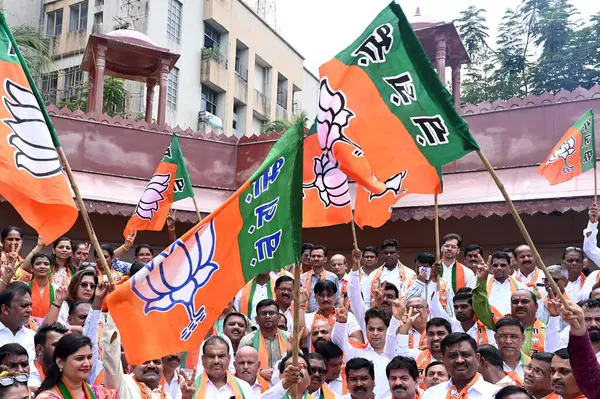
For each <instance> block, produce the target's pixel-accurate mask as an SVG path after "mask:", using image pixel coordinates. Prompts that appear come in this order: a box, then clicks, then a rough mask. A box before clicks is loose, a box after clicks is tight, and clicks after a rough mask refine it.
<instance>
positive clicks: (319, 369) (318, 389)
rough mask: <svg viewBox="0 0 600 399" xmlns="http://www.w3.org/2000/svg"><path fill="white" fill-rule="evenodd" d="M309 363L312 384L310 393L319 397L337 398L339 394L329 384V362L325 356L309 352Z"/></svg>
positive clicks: (314, 396)
mask: <svg viewBox="0 0 600 399" xmlns="http://www.w3.org/2000/svg"><path fill="white" fill-rule="evenodd" d="M307 358H308V363H309V364H310V385H309V386H308V393H309V394H311V395H312V396H313V398H317V399H337V398H338V396H337V394H336V393H335V392H333V391H332V390H331V389H329V387H328V386H327V384H325V376H326V375H327V364H326V363H325V359H324V358H323V356H321V355H319V354H318V353H309V354H308V356H307Z"/></svg>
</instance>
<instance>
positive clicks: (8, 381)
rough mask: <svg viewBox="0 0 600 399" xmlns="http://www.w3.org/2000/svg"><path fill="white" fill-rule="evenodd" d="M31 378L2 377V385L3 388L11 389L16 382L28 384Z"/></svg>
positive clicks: (19, 376)
mask: <svg viewBox="0 0 600 399" xmlns="http://www.w3.org/2000/svg"><path fill="white" fill-rule="evenodd" d="M28 380H29V377H27V375H26V374H16V375H5V376H2V377H0V385H2V386H3V387H9V386H11V385H13V384H14V383H15V382H18V383H19V384H27V381H28Z"/></svg>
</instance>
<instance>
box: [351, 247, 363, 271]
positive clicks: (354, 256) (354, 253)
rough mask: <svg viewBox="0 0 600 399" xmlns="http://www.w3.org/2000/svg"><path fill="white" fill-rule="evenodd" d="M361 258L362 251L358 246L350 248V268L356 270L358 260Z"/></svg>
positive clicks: (358, 267) (358, 266) (358, 263)
mask: <svg viewBox="0 0 600 399" xmlns="http://www.w3.org/2000/svg"><path fill="white" fill-rule="evenodd" d="M361 259H362V252H361V250H360V249H358V248H354V249H353V250H352V270H354V271H358V269H360V261H361Z"/></svg>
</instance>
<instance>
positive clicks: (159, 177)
mask: <svg viewBox="0 0 600 399" xmlns="http://www.w3.org/2000/svg"><path fill="white" fill-rule="evenodd" d="M193 196H194V190H193V188H192V182H191V181H190V176H189V175H188V171H187V168H186V167H185V159H184V158H183V154H182V152H181V147H179V139H178V138H177V136H176V135H173V138H172V139H171V144H170V145H169V148H167V151H165V154H164V155H163V157H162V160H161V161H160V163H159V164H158V167H157V168H156V170H155V171H154V175H153V176H152V178H151V179H150V182H148V185H147V186H146V189H145V190H144V192H143V193H142V198H140V201H139V202H138V204H137V206H136V207H135V212H134V213H133V215H132V216H131V218H130V219H129V222H127V226H125V230H123V235H124V236H125V238H127V236H129V235H130V234H133V233H135V232H136V231H139V230H154V231H159V230H162V229H163V227H164V226H165V222H166V220H167V216H168V214H169V209H171V204H172V203H173V202H177V201H179V200H182V199H184V198H189V197H193Z"/></svg>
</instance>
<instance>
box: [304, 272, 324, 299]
mask: <svg viewBox="0 0 600 399" xmlns="http://www.w3.org/2000/svg"><path fill="white" fill-rule="evenodd" d="M325 276H327V271H326V270H325V269H324V268H321V273H320V274H319V280H325ZM312 277H313V270H312V269H311V270H309V271H307V272H306V273H304V274H303V275H302V276H300V280H301V281H302V287H303V288H304V287H306V288H305V289H306V290H307V291H306V295H310V293H311V291H312Z"/></svg>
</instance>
